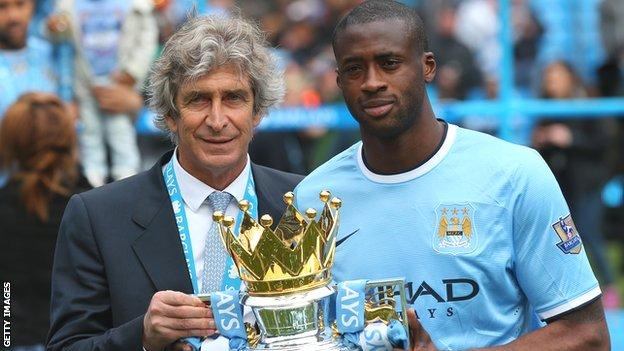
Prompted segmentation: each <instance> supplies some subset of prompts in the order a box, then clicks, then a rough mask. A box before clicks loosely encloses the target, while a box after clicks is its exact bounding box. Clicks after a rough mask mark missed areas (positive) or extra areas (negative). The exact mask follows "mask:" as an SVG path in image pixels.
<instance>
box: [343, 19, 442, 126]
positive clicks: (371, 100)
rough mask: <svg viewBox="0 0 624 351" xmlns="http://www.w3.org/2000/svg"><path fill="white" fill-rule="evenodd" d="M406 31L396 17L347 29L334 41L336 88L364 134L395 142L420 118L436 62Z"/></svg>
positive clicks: (405, 27) (351, 26) (404, 26)
mask: <svg viewBox="0 0 624 351" xmlns="http://www.w3.org/2000/svg"><path fill="white" fill-rule="evenodd" d="M406 32H407V26H406V25H405V23H404V22H403V21H402V20H398V19H397V20H387V21H379V22H370V23H364V24H356V25H350V26H348V27H347V28H346V29H345V30H344V31H343V32H341V33H340V34H339V35H338V37H337V38H336V43H335V48H334V53H335V55H336V61H337V65H338V69H337V73H338V78H337V82H338V86H339V87H340V89H341V90H342V93H343V95H344V98H345V102H346V103H347V106H348V107H349V111H350V112H351V114H352V115H353V116H354V117H355V119H356V120H357V121H358V122H359V123H360V128H361V130H362V132H363V133H369V134H371V135H375V136H377V137H379V138H393V137H396V136H398V135H399V134H401V133H403V132H405V131H406V130H407V129H409V128H410V127H412V126H413V125H414V123H415V121H416V119H417V118H418V116H419V114H420V111H421V109H422V104H423V99H424V85H425V82H427V83H428V82H431V81H432V80H433V77H434V75H435V61H434V60H433V54H431V53H423V52H422V51H421V50H419V49H418V46H417V45H416V44H415V43H414V42H413V41H414V40H413V39H411V38H410V37H409V36H406V35H405V33H406Z"/></svg>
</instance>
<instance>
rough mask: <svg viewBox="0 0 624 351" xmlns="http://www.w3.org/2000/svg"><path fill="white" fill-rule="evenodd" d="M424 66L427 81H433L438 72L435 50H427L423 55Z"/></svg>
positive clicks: (424, 75)
mask: <svg viewBox="0 0 624 351" xmlns="http://www.w3.org/2000/svg"><path fill="white" fill-rule="evenodd" d="M422 66H423V77H424V79H425V82H427V83H431V82H433V78H435V74H436V62H435V56H434V55H433V52H429V51H427V52H425V53H423V55H422Z"/></svg>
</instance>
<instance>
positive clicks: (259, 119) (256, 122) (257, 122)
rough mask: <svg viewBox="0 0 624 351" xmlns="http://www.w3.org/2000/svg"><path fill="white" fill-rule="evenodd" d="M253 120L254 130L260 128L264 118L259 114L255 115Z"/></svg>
mask: <svg viewBox="0 0 624 351" xmlns="http://www.w3.org/2000/svg"><path fill="white" fill-rule="evenodd" d="M251 118H252V124H253V126H254V128H256V127H257V126H258V124H260V121H262V117H260V115H259V114H255V115H253V117H251Z"/></svg>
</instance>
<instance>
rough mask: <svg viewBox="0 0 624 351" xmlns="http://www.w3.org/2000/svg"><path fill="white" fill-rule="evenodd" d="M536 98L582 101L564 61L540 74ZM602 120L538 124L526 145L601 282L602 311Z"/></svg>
mask: <svg viewBox="0 0 624 351" xmlns="http://www.w3.org/2000/svg"><path fill="white" fill-rule="evenodd" d="M542 76H543V81H542V93H541V94H542V97H543V98H545V99H556V100H565V99H575V98H583V97H587V93H586V91H585V89H584V88H583V86H582V83H581V82H580V79H579V78H578V76H577V75H576V73H575V72H574V70H573V69H572V67H571V66H570V65H569V64H568V63H566V62H564V61H555V62H552V63H550V64H549V65H547V66H546V68H545V69H544V72H543V74H542ZM608 135H610V133H609V126H608V124H607V121H606V120H599V119H592V120H587V119H574V120H566V121H554V120H543V121H541V122H540V123H539V124H538V125H537V127H536V128H535V129H534V131H533V135H532V142H533V147H535V148H536V149H537V150H538V151H539V152H540V153H541V154H542V156H543V157H544V159H545V160H546V162H547V163H548V165H549V166H550V168H551V170H552V171H553V173H554V174H555V176H556V177H557V179H558V180H559V184H560V185H561V188H562V191H563V194H564V196H565V198H566V199H567V200H568V202H569V204H570V210H571V212H572V217H573V218H574V219H575V223H576V227H577V228H578V230H579V233H581V235H582V236H583V239H584V240H583V243H584V244H585V247H586V249H587V251H588V253H589V256H590V258H592V259H593V262H594V266H593V267H594V268H595V269H596V272H597V275H598V277H599V278H601V280H602V285H603V301H604V306H605V308H617V307H618V305H619V298H618V293H617V290H616V288H615V287H614V285H613V284H614V279H615V276H614V272H613V269H612V267H611V266H610V264H609V261H608V260H607V257H606V251H605V245H604V242H603V238H602V234H601V232H600V227H601V225H600V224H601V220H602V214H603V207H602V203H601V199H600V194H601V190H602V187H603V186H604V183H605V182H606V180H607V176H608V171H609V168H608V166H607V160H606V159H605V155H606V154H607V152H606V151H607V148H608V147H609V141H610V138H608V137H606V136H608Z"/></svg>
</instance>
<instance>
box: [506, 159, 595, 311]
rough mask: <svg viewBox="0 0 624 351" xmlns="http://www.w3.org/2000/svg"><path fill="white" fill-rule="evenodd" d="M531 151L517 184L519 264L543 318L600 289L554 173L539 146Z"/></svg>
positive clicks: (524, 285) (529, 294)
mask: <svg viewBox="0 0 624 351" xmlns="http://www.w3.org/2000/svg"><path fill="white" fill-rule="evenodd" d="M526 153H527V154H526V156H525V157H524V159H523V160H522V162H520V164H519V166H518V169H517V171H516V173H515V177H514V178H513V182H514V183H513V184H512V187H513V189H514V194H515V195H514V196H513V197H512V198H513V199H514V201H515V202H514V203H513V204H511V206H512V207H513V212H512V216H513V241H514V257H515V260H514V270H515V273H516V278H517V280H518V283H519V284H520V287H521V288H522V290H523V291H524V293H525V294H526V296H527V297H528V299H529V302H530V303H531V305H532V306H533V307H534V308H535V310H536V312H537V314H538V315H539V317H540V319H542V320H545V321H549V320H552V319H555V318H556V317H558V316H560V315H562V314H564V313H567V312H570V311H572V310H575V309H579V308H581V307H583V306H584V305H586V304H588V303H590V302H592V301H594V300H595V299H597V298H599V296H600V294H601V293H600V288H599V287H598V282H597V281H596V278H595V276H594V273H593V271H592V269H591V267H590V265H589V262H588V260H587V256H586V254H585V250H584V248H583V242H582V240H581V234H582V233H581V234H579V233H578V232H577V230H576V228H575V226H574V221H573V219H572V217H571V216H570V210H569V208H568V205H567V204H566V201H565V199H564V197H563V194H562V193H561V190H560V188H559V185H558V183H557V181H556V180H555V177H554V175H553V174H552V172H551V171H550V169H549V168H548V166H547V165H546V163H545V162H544V160H543V159H542V157H541V156H540V155H539V154H538V153H537V152H535V151H534V150H530V151H528V150H527V151H526ZM596 229H597V228H596Z"/></svg>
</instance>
